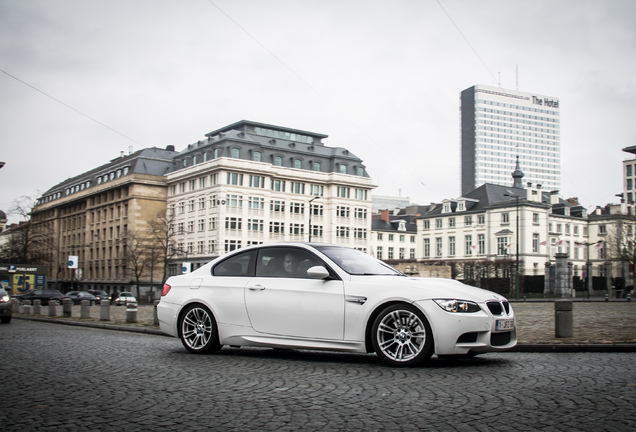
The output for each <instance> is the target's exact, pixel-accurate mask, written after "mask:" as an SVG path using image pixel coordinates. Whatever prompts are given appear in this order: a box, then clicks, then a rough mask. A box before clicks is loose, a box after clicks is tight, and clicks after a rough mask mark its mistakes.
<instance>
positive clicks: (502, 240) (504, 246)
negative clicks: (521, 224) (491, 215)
mask: <svg viewBox="0 0 636 432" xmlns="http://www.w3.org/2000/svg"><path fill="white" fill-rule="evenodd" d="M509 248H510V243H509V242H508V237H497V255H499V256H502V255H508V249H509Z"/></svg>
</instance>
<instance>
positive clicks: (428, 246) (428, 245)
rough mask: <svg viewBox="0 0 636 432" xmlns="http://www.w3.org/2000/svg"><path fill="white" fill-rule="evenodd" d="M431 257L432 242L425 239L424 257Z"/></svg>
mask: <svg viewBox="0 0 636 432" xmlns="http://www.w3.org/2000/svg"><path fill="white" fill-rule="evenodd" d="M430 256H431V240H430V239H424V257H425V258H428V257H430Z"/></svg>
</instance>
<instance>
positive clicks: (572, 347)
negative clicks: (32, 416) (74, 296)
mask: <svg viewBox="0 0 636 432" xmlns="http://www.w3.org/2000/svg"><path fill="white" fill-rule="evenodd" d="M13 318H17V319H22V320H26V321H40V322H48V323H53V324H64V325H70V326H76V327H91V328H98V329H103V330H116V331H127V332H132V333H145V334H152V335H156V336H166V337H170V336H168V335H167V334H165V333H164V332H162V331H161V330H159V329H154V328H144V327H135V326H127V325H117V324H101V323H94V322H81V321H62V320H56V319H50V318H36V317H29V316H15V315H14V316H13ZM501 352H517V353H575V352H579V353H583V352H586V353H590V352H605V353H620V352H636V343H607V344H517V346H515V347H513V348H510V349H507V350H505V351H501Z"/></svg>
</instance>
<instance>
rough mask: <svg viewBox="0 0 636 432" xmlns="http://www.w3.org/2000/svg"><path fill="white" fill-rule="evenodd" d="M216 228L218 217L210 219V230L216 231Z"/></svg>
mask: <svg viewBox="0 0 636 432" xmlns="http://www.w3.org/2000/svg"><path fill="white" fill-rule="evenodd" d="M215 229H216V218H210V219H208V230H209V231H214V230H215Z"/></svg>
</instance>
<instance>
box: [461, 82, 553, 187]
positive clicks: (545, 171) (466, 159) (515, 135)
mask: <svg viewBox="0 0 636 432" xmlns="http://www.w3.org/2000/svg"><path fill="white" fill-rule="evenodd" d="M460 101H461V193H462V194H467V193H469V192H470V191H472V190H474V189H476V188H477V187H479V186H481V185H482V184H485V183H490V184H500V185H505V184H509V179H510V172H511V171H512V170H513V169H514V160H515V157H517V156H518V157H519V161H520V163H521V166H522V167H523V170H524V174H525V178H526V181H529V182H532V183H533V184H540V185H542V186H543V188H544V189H545V190H559V189H560V187H561V150H560V102H559V99H557V98H555V97H551V96H544V95H538V94H536V93H525V92H519V91H514V90H505V89H502V88H499V87H489V86H484V85H475V86H473V87H470V88H468V89H466V90H464V91H462V92H461V95H460Z"/></svg>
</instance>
